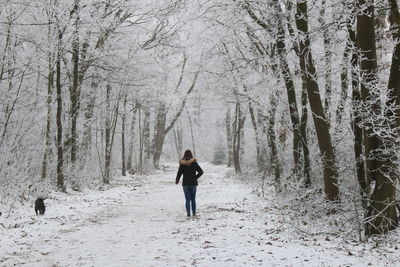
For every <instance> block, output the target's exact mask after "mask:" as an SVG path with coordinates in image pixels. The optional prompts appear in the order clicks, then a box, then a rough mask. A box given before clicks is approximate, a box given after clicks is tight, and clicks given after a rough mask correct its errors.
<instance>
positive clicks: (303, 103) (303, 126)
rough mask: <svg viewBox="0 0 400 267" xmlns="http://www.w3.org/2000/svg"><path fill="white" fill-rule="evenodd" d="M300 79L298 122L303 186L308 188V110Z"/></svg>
mask: <svg viewBox="0 0 400 267" xmlns="http://www.w3.org/2000/svg"><path fill="white" fill-rule="evenodd" d="M301 75H302V76H303V78H302V92H301V106H302V108H301V122H300V132H301V144H302V146H303V175H304V185H305V186H306V187H309V186H310V185H311V175H310V169H311V166H310V152H309V150H308V142H307V121H308V109H307V84H306V79H305V77H304V74H301Z"/></svg>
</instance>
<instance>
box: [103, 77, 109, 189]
mask: <svg viewBox="0 0 400 267" xmlns="http://www.w3.org/2000/svg"><path fill="white" fill-rule="evenodd" d="M110 93H111V86H110V85H109V84H107V86H106V118H105V119H106V122H105V129H104V132H105V154H104V177H103V183H105V184H109V183H110V171H111V116H110V113H111V111H110V110H111V99H110Z"/></svg>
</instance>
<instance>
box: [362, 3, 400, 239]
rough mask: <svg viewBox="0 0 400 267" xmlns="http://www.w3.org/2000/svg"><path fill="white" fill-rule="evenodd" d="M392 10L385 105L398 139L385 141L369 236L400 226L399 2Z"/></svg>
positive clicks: (368, 224)
mask: <svg viewBox="0 0 400 267" xmlns="http://www.w3.org/2000/svg"><path fill="white" fill-rule="evenodd" d="M389 3H390V8H391V23H392V28H393V29H392V30H393V37H394V38H393V39H394V40H395V42H396V45H395V48H394V52H393V54H392V65H391V68H390V75H389V83H388V97H387V100H386V105H385V116H386V119H387V127H388V129H387V130H388V131H389V132H390V133H394V136H390V135H388V136H385V137H383V143H384V147H385V150H384V151H382V152H381V153H382V155H381V156H382V160H381V162H380V168H379V172H378V173H377V177H376V183H375V188H374V191H373V193H372V196H371V204H370V207H369V212H368V215H369V216H370V218H367V222H368V223H367V225H366V234H367V235H372V234H383V233H386V232H387V231H389V230H392V229H394V228H396V227H397V226H398V223H399V222H398V218H397V212H396V184H397V183H398V180H399V176H398V166H397V163H398V159H397V155H396V154H397V153H396V152H397V151H396V150H398V147H399V142H398V137H399V133H398V128H399V126H400V110H399V107H400V43H399V39H400V13H399V9H398V6H397V1H396V0H389Z"/></svg>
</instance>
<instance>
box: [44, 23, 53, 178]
mask: <svg viewBox="0 0 400 267" xmlns="http://www.w3.org/2000/svg"><path fill="white" fill-rule="evenodd" d="M49 35H50V30H49ZM53 76H54V69H53V59H52V53H51V52H49V53H48V76H47V119H46V133H45V148H44V153H43V161H42V173H41V178H42V180H44V179H46V178H47V164H48V157H49V153H50V150H51V148H50V144H51V140H50V131H51V102H52V94H53V86H54V84H53V83H54V81H53V79H54V78H53Z"/></svg>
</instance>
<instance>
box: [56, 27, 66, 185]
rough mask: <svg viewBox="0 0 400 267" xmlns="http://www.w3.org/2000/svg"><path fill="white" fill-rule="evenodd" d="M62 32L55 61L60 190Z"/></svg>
mask: <svg viewBox="0 0 400 267" xmlns="http://www.w3.org/2000/svg"><path fill="white" fill-rule="evenodd" d="M62 38H63V33H62V31H61V30H58V46H57V62H56V89H57V115H56V116H57V117H56V124H57V187H58V190H60V191H63V192H64V191H65V186H64V170H63V169H64V168H63V165H64V157H63V156H64V154H63V153H64V151H63V141H62V134H63V126H62V91H61V90H62V88H61V57H62V55H61V50H62V45H63V44H62Z"/></svg>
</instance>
